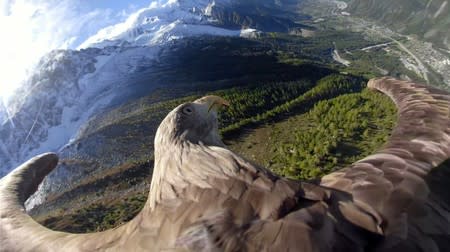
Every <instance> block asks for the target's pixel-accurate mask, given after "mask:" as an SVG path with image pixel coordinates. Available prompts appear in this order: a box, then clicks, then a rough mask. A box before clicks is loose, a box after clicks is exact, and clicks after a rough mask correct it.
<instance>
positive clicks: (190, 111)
mask: <svg viewBox="0 0 450 252" xmlns="http://www.w3.org/2000/svg"><path fill="white" fill-rule="evenodd" d="M182 111H183V114H185V115H190V114H192V113H193V112H194V110H193V109H192V108H191V107H189V106H187V107H184V108H183V110H182Z"/></svg>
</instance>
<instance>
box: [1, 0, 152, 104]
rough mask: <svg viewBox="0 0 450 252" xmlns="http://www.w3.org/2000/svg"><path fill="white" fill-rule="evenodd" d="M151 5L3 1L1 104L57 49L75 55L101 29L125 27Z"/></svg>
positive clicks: (105, 0) (139, 0) (138, 0)
mask: <svg viewBox="0 0 450 252" xmlns="http://www.w3.org/2000/svg"><path fill="white" fill-rule="evenodd" d="M150 3H151V0H147V1H144V0H135V1H124V0H0V34H1V39H0V99H1V100H2V101H3V102H4V103H7V101H8V97H9V96H10V95H11V94H12V92H13V91H14V90H15V89H16V88H17V87H18V86H19V85H20V83H21V82H22V81H23V80H25V79H26V77H27V76H28V75H29V73H30V69H31V68H32V67H33V66H34V65H35V64H36V63H37V62H38V61H39V59H40V58H41V57H42V56H43V55H44V54H46V53H48V52H49V51H51V50H54V49H75V48H77V47H78V46H79V45H80V44H82V43H83V42H84V41H85V40H86V39H87V38H89V37H90V36H92V35H94V34H95V33H96V32H97V31H98V30H100V29H101V28H104V27H107V26H110V25H113V24H117V23H119V22H123V21H124V20H125V19H126V18H127V17H128V16H129V15H130V14H131V13H133V12H135V11H137V10H138V9H141V8H144V7H147V6H149V5H150Z"/></svg>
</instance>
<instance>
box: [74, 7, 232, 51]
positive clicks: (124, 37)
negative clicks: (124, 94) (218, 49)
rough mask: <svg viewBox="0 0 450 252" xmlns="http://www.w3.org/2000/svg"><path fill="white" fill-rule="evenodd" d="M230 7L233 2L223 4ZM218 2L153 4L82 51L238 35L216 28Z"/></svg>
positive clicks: (87, 43) (89, 41) (95, 38)
mask: <svg viewBox="0 0 450 252" xmlns="http://www.w3.org/2000/svg"><path fill="white" fill-rule="evenodd" d="M220 2H221V4H222V5H223V4H228V3H230V1H220ZM214 6H216V1H215V0H195V1H192V0H190V1H182V0H178V1H177V0H169V1H158V2H152V3H151V4H150V6H148V7H146V8H143V9H140V10H139V11H137V12H136V13H134V14H132V15H131V16H130V17H129V18H128V19H127V20H126V21H125V22H123V23H119V24H116V25H113V26H109V27H106V28H104V29H102V30H100V31H99V32H98V33H97V34H95V35H94V36H92V37H90V38H88V39H87V40H86V41H85V42H84V43H83V44H82V45H80V47H79V48H87V47H97V48H103V47H106V46H120V45H132V46H152V45H158V44H163V43H165V42H168V41H171V40H174V39H179V38H183V37H189V36H198V35H223V36H238V35H240V31H236V30H229V29H224V28H219V27H215V26H213V24H214V20H213V19H212V18H210V16H211V13H212V10H213V8H214Z"/></svg>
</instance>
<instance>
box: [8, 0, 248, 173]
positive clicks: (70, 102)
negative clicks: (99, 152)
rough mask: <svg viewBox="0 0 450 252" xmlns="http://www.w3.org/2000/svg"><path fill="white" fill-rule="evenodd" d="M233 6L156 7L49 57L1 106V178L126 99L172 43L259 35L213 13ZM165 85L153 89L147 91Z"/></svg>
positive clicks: (195, 2)
mask: <svg viewBox="0 0 450 252" xmlns="http://www.w3.org/2000/svg"><path fill="white" fill-rule="evenodd" d="M218 3H219V4H218ZM228 4H232V2H231V1H228V0H226V1H224V0H221V1H219V0H217V1H215V0H189V1H184V0H179V1H176V0H169V1H158V2H153V3H152V4H151V5H150V6H149V7H147V8H143V9H141V10H139V11H137V12H136V13H134V14H132V15H131V16H130V17H129V18H128V19H127V20H126V21H125V22H123V23H120V24H117V25H114V26H111V27H107V28H104V29H102V30H100V31H99V32H98V33H97V34H96V35H94V36H92V37H90V38H89V39H87V40H86V41H85V42H84V43H83V44H82V45H81V46H80V47H79V48H78V50H58V51H53V52H51V53H49V54H48V55H46V56H45V57H43V58H42V59H41V61H40V63H39V64H38V65H37V67H36V69H35V72H34V74H33V75H32V76H31V77H30V79H29V80H27V81H26V82H25V83H24V84H23V85H22V87H21V88H20V89H18V90H17V92H16V94H15V95H14V96H13V97H12V98H11V99H10V101H11V102H9V103H8V104H7V105H6V106H4V105H3V104H2V105H3V106H0V120H1V121H0V123H1V128H0V163H2V166H1V167H0V177H1V176H4V175H5V174H6V173H7V172H8V171H9V170H11V169H12V168H14V167H15V166H16V165H17V164H19V163H21V162H23V161H25V160H27V159H28V158H30V157H31V156H33V155H36V154H38V153H42V152H47V151H58V150H60V149H61V148H63V147H64V146H65V145H67V144H70V143H71V141H73V140H74V139H75V138H76V136H77V132H78V130H79V129H80V127H81V126H82V125H83V124H84V123H85V122H86V121H87V120H88V119H89V118H90V117H91V116H93V115H95V114H96V113H99V112H100V111H102V110H104V109H106V108H108V107H109V106H111V104H112V103H113V102H117V101H118V100H120V99H123V97H122V96H123V95H124V93H123V90H125V89H126V87H127V86H129V85H130V84H129V80H130V79H132V78H135V76H136V74H137V73H139V72H142V71H145V70H146V69H150V68H151V67H152V65H153V64H154V63H155V62H157V61H158V58H159V57H160V55H161V53H163V51H164V48H165V47H166V46H167V45H168V44H170V41H173V40H177V39H180V38H186V37H191V36H200V35H214V36H249V35H252V34H254V33H255V30H253V29H239V30H232V29H226V28H221V27H218V26H216V24H217V20H215V19H214V18H213V17H212V15H211V14H212V12H213V9H214V8H215V6H218V5H219V6H222V7H223V6H226V5H228ZM246 28H248V27H246ZM159 84H160V83H157V82H153V83H146V84H145V87H144V90H145V91H146V92H150V91H151V90H152V89H153V88H154V87H156V86H158V85H159Z"/></svg>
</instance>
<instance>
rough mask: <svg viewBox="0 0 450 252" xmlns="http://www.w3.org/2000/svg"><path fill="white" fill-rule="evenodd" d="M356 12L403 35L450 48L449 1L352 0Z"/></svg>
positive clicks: (351, 3) (349, 7)
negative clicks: (413, 36)
mask: <svg viewBox="0 0 450 252" xmlns="http://www.w3.org/2000/svg"><path fill="white" fill-rule="evenodd" d="M345 2H347V3H348V8H347V9H346V11H347V12H349V13H350V14H352V15H356V16H360V17H363V18H368V19H371V20H375V21H377V22H379V23H380V24H383V25H384V26H386V27H389V28H391V29H394V30H396V31H398V32H400V33H402V34H405V35H408V34H413V35H417V36H419V37H420V38H422V39H425V40H428V41H432V42H434V43H436V44H437V45H438V46H441V47H443V46H445V47H447V48H450V3H449V1H448V0H414V1H410V0H395V1H390V0H349V1H345Z"/></svg>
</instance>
